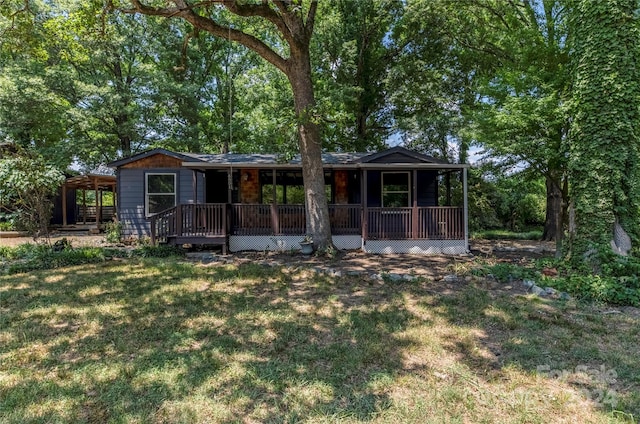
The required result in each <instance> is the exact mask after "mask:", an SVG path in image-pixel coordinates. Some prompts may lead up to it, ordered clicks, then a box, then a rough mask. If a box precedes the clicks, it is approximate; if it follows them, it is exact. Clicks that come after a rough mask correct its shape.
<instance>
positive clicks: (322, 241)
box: [287, 49, 333, 249]
mask: <svg viewBox="0 0 640 424" xmlns="http://www.w3.org/2000/svg"><path fill="white" fill-rule="evenodd" d="M287 77H288V78H289V82H290V83H291V88H292V90H293V98H294V105H295V111H296V116H297V119H298V135H299V140H298V143H299V147H300V156H301V158H302V178H303V180H304V193H305V210H306V217H307V234H311V235H312V236H313V244H314V247H315V248H316V249H326V248H328V247H330V246H332V245H333V242H332V240H331V223H330V221H329V207H328V204H327V196H326V192H325V182H324V168H323V166H322V140H321V139H320V130H319V128H318V125H317V124H316V123H315V122H313V116H312V115H313V113H314V107H315V97H314V93H313V83H312V80H311V61H310V58H309V54H308V49H307V50H306V52H305V51H304V49H300V50H297V51H294V50H293V49H292V52H291V59H290V62H289V69H288V72H287Z"/></svg>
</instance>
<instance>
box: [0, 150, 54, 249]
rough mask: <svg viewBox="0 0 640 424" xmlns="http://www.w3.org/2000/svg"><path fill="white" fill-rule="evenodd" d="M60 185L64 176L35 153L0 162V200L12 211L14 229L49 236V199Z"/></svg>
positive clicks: (21, 152)
mask: <svg viewBox="0 0 640 424" xmlns="http://www.w3.org/2000/svg"><path fill="white" fill-rule="evenodd" d="M63 181H64V175H63V174H62V173H61V172H60V171H59V170H58V169H57V168H55V167H54V166H51V165H49V164H48V163H47V162H46V161H45V160H44V158H43V157H42V156H40V155H38V154H36V153H34V152H30V151H26V150H20V151H19V152H18V153H17V154H15V155H13V156H10V157H6V158H4V159H0V199H2V201H3V204H4V207H9V205H10V206H11V208H12V209H13V210H14V214H15V224H16V227H18V228H22V229H25V230H26V231H28V232H29V233H30V234H32V235H33V236H34V237H37V236H43V235H46V234H48V229H47V227H48V225H49V221H50V220H51V211H52V207H53V205H52V203H51V197H52V196H54V195H55V194H56V192H57V190H58V188H59V187H60V185H61V184H62V182H63Z"/></svg>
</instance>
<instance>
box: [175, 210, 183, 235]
mask: <svg viewBox="0 0 640 424" xmlns="http://www.w3.org/2000/svg"><path fill="white" fill-rule="evenodd" d="M180 236H182V206H181V205H180V204H177V205H176V237H180Z"/></svg>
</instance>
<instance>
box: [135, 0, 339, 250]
mask: <svg viewBox="0 0 640 424" xmlns="http://www.w3.org/2000/svg"><path fill="white" fill-rule="evenodd" d="M171 4H172V5H171V6H168V7H155V6H154V5H149V4H147V3H145V2H143V1H140V0H130V5H131V6H132V8H131V9H123V10H127V11H129V12H137V13H142V14H145V15H150V16H163V17H167V18H181V19H184V20H186V21H187V22H189V23H191V24H192V25H193V26H194V27H196V28H200V29H202V30H204V31H207V32H209V33H211V34H212V35H214V36H216V37H220V38H225V39H230V40H232V41H235V42H238V43H240V44H242V45H244V46H245V47H247V48H249V49H251V50H253V51H255V52H256V53H257V54H258V55H260V56H261V57H262V58H263V59H265V60H266V61H268V62H269V63H271V64H272V65H273V66H275V67H276V68H277V69H279V70H280V71H282V73H284V74H285V75H286V76H287V79H288V80H289V83H290V84H291V89H292V93H293V100H294V108H295V113H296V118H297V120H298V139H299V148H300V155H301V158H302V170H303V179H304V188H305V206H306V214H307V232H308V233H309V234H312V235H313V238H314V245H315V246H316V247H318V248H326V247H328V246H330V245H331V244H332V241H331V227H330V223H329V208H328V205H327V197H326V194H325V190H324V170H323V168H322V156H321V153H322V140H321V138H320V131H319V128H318V124H317V123H316V120H317V117H316V116H315V114H316V110H315V109H316V101H315V95H314V90H313V82H312V76H311V58H310V48H309V46H310V42H311V36H312V35H313V29H314V25H315V18H316V11H317V9H318V2H317V0H309V1H306V2H304V1H291V0H270V1H264V2H260V3H245V2H242V1H236V0H228V1H224V2H219V1H205V2H189V1H185V0H173V1H172V2H171ZM124 7H126V6H124ZM223 12H226V13H230V14H232V15H234V16H235V17H240V18H244V19H243V20H241V21H240V22H244V23H245V24H246V25H247V26H246V27H245V29H241V26H237V25H233V24H230V20H228V19H224V17H223V16H222V13H223ZM250 24H255V26H256V27H257V29H256V28H250V27H249V25H250ZM240 25H242V23H240ZM265 25H266V26H267V27H268V28H267V29H266V30H265V28H264V26H265Z"/></svg>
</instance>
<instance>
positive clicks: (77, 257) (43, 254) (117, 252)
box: [0, 238, 184, 274]
mask: <svg viewBox="0 0 640 424" xmlns="http://www.w3.org/2000/svg"><path fill="white" fill-rule="evenodd" d="M183 255H184V251H183V250H182V249H180V248H178V247H173V246H140V247H138V248H135V249H133V250H128V249H114V248H100V247H81V248H74V247H72V246H71V243H69V242H68V241H67V239H65V238H63V239H60V240H58V241H57V242H56V243H55V244H54V245H53V246H49V245H46V244H32V243H25V244H21V245H19V246H17V247H7V246H0V271H1V272H4V273H7V274H17V273H22V272H29V271H33V270H40V269H55V268H61V267H64V266H70V265H83V264H90V263H98V262H103V261H105V260H108V259H110V258H114V257H118V258H169V257H177V256H183Z"/></svg>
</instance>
